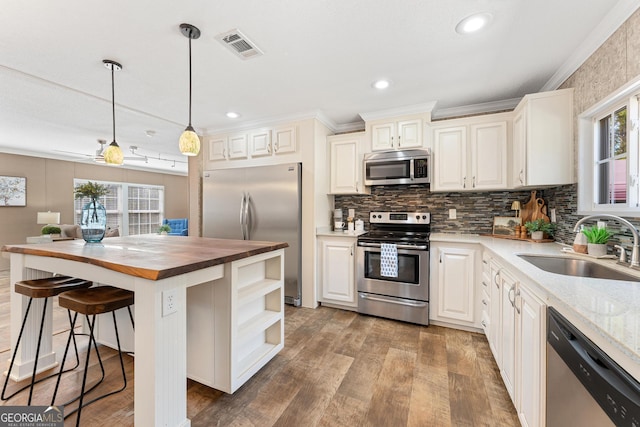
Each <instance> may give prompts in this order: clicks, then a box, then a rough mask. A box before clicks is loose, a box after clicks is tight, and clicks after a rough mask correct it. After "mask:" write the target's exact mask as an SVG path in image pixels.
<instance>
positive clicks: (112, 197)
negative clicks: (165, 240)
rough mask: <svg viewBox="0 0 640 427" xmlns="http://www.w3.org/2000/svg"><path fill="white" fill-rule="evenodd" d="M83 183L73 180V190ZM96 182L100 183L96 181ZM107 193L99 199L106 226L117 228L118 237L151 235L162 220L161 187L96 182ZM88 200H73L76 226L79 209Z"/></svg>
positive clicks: (79, 213) (78, 220) (162, 201)
mask: <svg viewBox="0 0 640 427" xmlns="http://www.w3.org/2000/svg"><path fill="white" fill-rule="evenodd" d="M86 182H87V180H82V179H74V181H73V184H74V187H75V186H76V185H78V184H83V183H86ZM97 182H100V181H97ZM100 184H104V185H106V186H107V187H109V190H110V191H109V194H107V195H106V196H103V197H101V198H100V203H102V204H103V205H104V207H105V209H106V210H107V226H108V227H111V228H119V229H120V235H121V236H127V235H134V234H149V233H155V232H156V231H157V230H158V227H160V225H161V224H162V219H163V218H164V187H163V186H158V185H140V184H131V183H120V182H100ZM88 202H89V199H88V198H85V199H76V201H75V205H74V207H75V214H76V224H79V223H80V215H81V210H82V206H84V205H85V204H86V203H88Z"/></svg>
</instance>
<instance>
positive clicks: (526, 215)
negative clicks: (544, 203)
mask: <svg viewBox="0 0 640 427" xmlns="http://www.w3.org/2000/svg"><path fill="white" fill-rule="evenodd" d="M537 208H538V204H537V203H536V190H533V191H532V192H531V198H530V199H529V201H528V202H527V203H525V204H524V205H522V211H521V212H520V216H521V217H522V225H524V224H525V223H526V222H527V221H531V216H532V215H533V213H534V212H535V211H536V209H537Z"/></svg>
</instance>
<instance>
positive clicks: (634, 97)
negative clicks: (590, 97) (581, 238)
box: [578, 78, 640, 217]
mask: <svg viewBox="0 0 640 427" xmlns="http://www.w3.org/2000/svg"><path fill="white" fill-rule="evenodd" d="M639 96H640V78H637V79H635V80H633V81H631V82H629V83H628V84H627V85H625V86H623V87H622V88H620V89H619V90H618V91H616V92H614V93H613V94H611V95H610V96H609V97H607V98H605V99H604V100H602V101H600V102H598V103H597V104H596V105H594V106H593V107H591V108H590V109H589V110H587V111H585V112H584V113H582V114H580V115H579V116H578V126H579V128H578V134H579V140H578V143H579V145H578V214H582V215H587V214H596V213H608V214H613V215H619V216H627V217H628V216H638V213H640V184H639V182H638V171H639V169H640V155H639V152H640V144H639V137H638V119H639V115H638V110H639V100H638V99H639Z"/></svg>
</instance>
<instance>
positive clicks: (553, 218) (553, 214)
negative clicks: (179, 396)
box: [549, 208, 557, 222]
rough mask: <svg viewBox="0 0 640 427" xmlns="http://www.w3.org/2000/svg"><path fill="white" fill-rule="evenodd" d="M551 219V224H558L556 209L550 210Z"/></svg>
mask: <svg viewBox="0 0 640 427" xmlns="http://www.w3.org/2000/svg"><path fill="white" fill-rule="evenodd" d="M549 219H550V220H551V222H557V221H556V208H552V209H549Z"/></svg>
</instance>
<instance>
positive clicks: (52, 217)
mask: <svg viewBox="0 0 640 427" xmlns="http://www.w3.org/2000/svg"><path fill="white" fill-rule="evenodd" d="M36 223H37V224H45V227H47V226H49V225H58V224H60V212H51V211H48V212H38V219H37V220H36ZM43 228H44V227H43Z"/></svg>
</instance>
